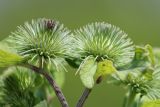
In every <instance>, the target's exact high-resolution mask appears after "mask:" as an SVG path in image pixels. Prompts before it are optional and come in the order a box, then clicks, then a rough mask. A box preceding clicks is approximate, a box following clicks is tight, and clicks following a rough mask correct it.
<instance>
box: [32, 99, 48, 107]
mask: <svg viewBox="0 0 160 107" xmlns="http://www.w3.org/2000/svg"><path fill="white" fill-rule="evenodd" d="M34 107H48V106H47V101H46V100H44V101H41V102H40V103H38V104H37V105H35V106H34Z"/></svg>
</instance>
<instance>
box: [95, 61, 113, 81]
mask: <svg viewBox="0 0 160 107" xmlns="http://www.w3.org/2000/svg"><path fill="white" fill-rule="evenodd" d="M114 72H116V69H115V67H114V66H113V62H112V61H110V60H107V59H105V60H103V61H100V62H98V66H97V71H96V74H95V80H97V79H98V78H99V77H102V78H103V77H105V76H107V75H110V74H112V73H114Z"/></svg>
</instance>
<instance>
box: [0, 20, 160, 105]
mask: <svg viewBox="0 0 160 107" xmlns="http://www.w3.org/2000/svg"><path fill="white" fill-rule="evenodd" d="M2 43H5V44H7V46H8V47H9V48H7V49H6V48H1V47H0V68H3V69H1V70H3V71H5V72H3V73H1V74H0V75H1V76H0V88H1V90H0V104H1V105H2V106H7V107H8V106H9V107H47V106H51V107H52V106H53V105H52V103H51V102H52V98H53V96H52V97H51V95H54V93H52V92H51V88H53V90H54V92H55V94H56V96H57V98H58V99H59V101H60V103H61V106H62V107H69V105H68V102H67V100H66V98H65V96H64V95H63V93H62V91H61V86H60V84H58V85H57V82H59V81H60V83H63V81H64V74H63V71H68V69H67V68H68V67H66V66H69V65H70V66H72V67H74V68H77V72H76V74H78V75H79V76H80V79H81V81H82V84H83V85H84V87H85V90H84V92H83V94H82V96H81V97H80V99H79V100H78V102H77V104H76V107H83V105H84V103H85V101H86V99H87V98H88V96H89V94H90V93H91V91H92V89H93V88H94V87H95V86H96V85H97V86H98V84H100V83H101V82H103V81H107V83H112V84H116V85H120V86H123V87H125V89H127V93H126V97H125V99H124V104H123V107H146V105H151V106H150V107H155V105H156V103H158V102H159V99H160V84H159V81H160V77H159V76H160V67H159V66H160V60H159V58H160V51H159V49H158V48H156V49H152V47H151V46H150V45H146V46H145V47H141V46H136V45H135V44H134V43H133V41H132V40H131V39H130V38H129V37H128V35H127V34H126V33H125V32H124V31H122V30H121V29H120V28H118V27H116V26H113V25H111V24H108V23H105V22H101V23H100V22H97V23H91V24H88V25H86V26H84V27H81V28H80V29H77V30H75V31H73V32H71V31H70V30H68V29H67V28H66V27H64V26H63V24H61V23H59V22H58V21H55V20H51V19H45V18H40V19H37V20H32V21H31V22H26V23H25V24H24V25H23V26H18V27H17V30H16V31H14V32H12V33H11V35H10V36H9V37H8V38H6V39H5V40H4V41H3V42H2ZM2 43H1V44H2ZM9 49H10V50H9ZM32 71H33V72H32ZM57 79H58V80H57ZM47 82H48V83H49V84H50V86H51V87H48V86H46V84H47ZM1 105H0V106H1Z"/></svg>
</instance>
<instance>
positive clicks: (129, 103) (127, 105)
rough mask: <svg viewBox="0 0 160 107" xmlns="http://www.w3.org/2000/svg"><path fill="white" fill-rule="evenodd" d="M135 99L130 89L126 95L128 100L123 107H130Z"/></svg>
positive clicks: (134, 94)
mask: <svg viewBox="0 0 160 107" xmlns="http://www.w3.org/2000/svg"><path fill="white" fill-rule="evenodd" d="M135 97H136V93H135V92H134V91H132V90H131V89H130V90H129V93H128V98H127V99H126V104H125V107H132V104H133V103H134V100H135Z"/></svg>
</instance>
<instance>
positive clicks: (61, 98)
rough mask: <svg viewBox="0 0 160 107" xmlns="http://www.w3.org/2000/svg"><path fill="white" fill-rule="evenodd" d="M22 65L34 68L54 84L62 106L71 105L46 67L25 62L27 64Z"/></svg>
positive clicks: (53, 86)
mask: <svg viewBox="0 0 160 107" xmlns="http://www.w3.org/2000/svg"><path fill="white" fill-rule="evenodd" d="M22 66H24V67H26V68H29V69H31V70H33V71H34V72H35V73H38V74H40V75H43V76H44V77H45V78H46V79H47V81H48V82H49V84H50V85H51V86H52V88H53V89H54V91H55V93H56V95H57V97H58V99H59V101H60V103H61V105H62V107H69V105H68V102H67V100H66V98H65V96H64V95H63V93H62V91H61V89H60V88H59V87H58V85H57V84H56V82H55V81H54V80H53V79H52V77H51V76H50V75H49V74H48V73H47V72H46V71H44V69H41V68H38V67H36V66H34V65H31V64H25V65H22Z"/></svg>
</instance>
